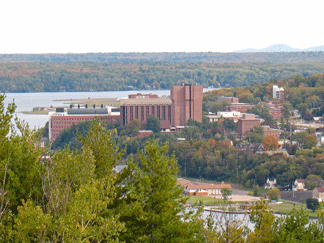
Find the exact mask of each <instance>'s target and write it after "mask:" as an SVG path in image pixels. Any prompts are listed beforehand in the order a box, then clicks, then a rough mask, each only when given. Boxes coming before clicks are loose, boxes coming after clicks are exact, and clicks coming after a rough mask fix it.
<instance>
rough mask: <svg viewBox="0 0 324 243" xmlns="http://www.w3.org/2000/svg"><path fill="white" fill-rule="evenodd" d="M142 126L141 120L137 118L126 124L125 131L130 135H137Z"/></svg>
mask: <svg viewBox="0 0 324 243" xmlns="http://www.w3.org/2000/svg"><path fill="white" fill-rule="evenodd" d="M141 127H142V123H141V121H140V120H137V119H135V120H132V121H131V122H130V123H129V124H127V125H126V128H125V130H124V132H125V134H126V135H128V136H131V137H135V136H136V135H137V134H138V132H139V130H140V129H141Z"/></svg>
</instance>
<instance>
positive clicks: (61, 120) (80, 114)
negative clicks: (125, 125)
mask: <svg viewBox="0 0 324 243" xmlns="http://www.w3.org/2000/svg"><path fill="white" fill-rule="evenodd" d="M119 117H120V114H119V110H118V109H115V107H111V106H107V107H104V106H100V107H95V106H94V107H92V108H87V107H80V105H78V107H77V108H76V107H73V106H72V105H71V106H70V108H56V111H55V112H50V113H49V125H48V131H49V139H50V140H54V139H56V138H57V136H58V135H59V134H60V133H61V131H62V130H63V129H64V128H68V127H70V126H72V125H73V124H77V123H79V122H81V121H89V120H93V119H94V118H98V119H100V120H103V121H105V122H115V121H117V119H119Z"/></svg>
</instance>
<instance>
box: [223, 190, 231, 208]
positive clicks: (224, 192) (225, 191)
mask: <svg viewBox="0 0 324 243" xmlns="http://www.w3.org/2000/svg"><path fill="white" fill-rule="evenodd" d="M221 193H222V198H223V201H224V205H225V203H226V201H227V200H228V197H229V196H230V195H232V190H231V189H228V188H222V189H221Z"/></svg>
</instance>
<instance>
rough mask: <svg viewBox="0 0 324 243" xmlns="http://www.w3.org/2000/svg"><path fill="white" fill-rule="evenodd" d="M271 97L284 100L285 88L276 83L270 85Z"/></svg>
mask: <svg viewBox="0 0 324 243" xmlns="http://www.w3.org/2000/svg"><path fill="white" fill-rule="evenodd" d="M272 97H273V98H275V99H278V100H281V101H285V90H284V88H282V87H278V85H273V86H272Z"/></svg>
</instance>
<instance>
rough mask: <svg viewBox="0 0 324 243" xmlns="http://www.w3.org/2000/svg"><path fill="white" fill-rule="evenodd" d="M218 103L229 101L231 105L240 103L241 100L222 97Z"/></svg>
mask: <svg viewBox="0 0 324 243" xmlns="http://www.w3.org/2000/svg"><path fill="white" fill-rule="evenodd" d="M217 101H228V102H231V103H239V99H238V98H236V97H228V96H220V97H218V99H217Z"/></svg>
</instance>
